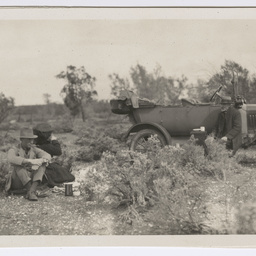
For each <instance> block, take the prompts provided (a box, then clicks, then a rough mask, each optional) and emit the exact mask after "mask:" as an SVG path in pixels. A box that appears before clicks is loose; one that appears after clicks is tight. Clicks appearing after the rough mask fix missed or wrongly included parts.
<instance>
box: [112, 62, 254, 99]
mask: <svg viewBox="0 0 256 256" xmlns="http://www.w3.org/2000/svg"><path fill="white" fill-rule="evenodd" d="M109 79H110V87H111V94H112V95H113V96H117V95H118V94H119V92H120V91H121V90H132V91H134V92H135V93H137V95H138V96H139V97H141V98H148V99H150V100H155V101H156V102H158V103H166V104H177V103H178V102H179V100H180V98H181V97H184V98H185V97H191V98H194V99H196V100H199V101H202V102H208V101H209V99H210V96H211V95H212V94H213V93H214V91H216V90H217V89H218V87H219V86H221V85H222V87H223V88H222V91H221V93H222V94H224V95H229V96H231V95H232V93H233V92H232V90H233V88H232V82H234V84H235V87H236V91H237V94H240V95H242V96H244V97H245V99H246V100H247V102H248V103H256V74H252V75H250V73H249V71H248V70H247V69H246V68H243V67H242V66H241V65H239V64H238V63H236V62H234V61H231V60H226V61H225V63H224V65H222V66H221V67H220V70H219V71H218V72H216V73H215V74H213V75H212V76H211V77H209V79H207V80H202V79H199V80H198V81H197V82H196V83H194V84H193V83H189V82H188V79H187V77H186V76H185V75H182V76H181V77H179V78H177V77H174V76H165V75H164V74H163V71H162V68H161V66H159V65H157V66H156V68H155V69H154V70H153V72H151V73H150V72H147V70H146V68H145V67H143V66H142V65H140V64H137V65H136V66H135V67H131V69H130V76H129V77H128V78H127V77H126V78H123V77H120V76H119V75H118V74H117V73H113V74H110V75H109Z"/></svg>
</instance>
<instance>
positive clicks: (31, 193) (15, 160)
mask: <svg viewBox="0 0 256 256" xmlns="http://www.w3.org/2000/svg"><path fill="white" fill-rule="evenodd" d="M35 138H37V136H36V135H34V134H33V130H32V129H29V128H23V129H21V131H20V141H21V143H20V144H19V145H18V146H17V147H13V148H11V149H10V150H9V151H8V155H7V159H8V162H9V163H10V164H11V172H10V176H9V177H8V178H7V183H6V187H5V190H6V191H7V192H9V191H10V190H21V189H24V188H25V189H26V191H27V195H26V198H27V199H28V200H30V201H37V200H38V199H37V196H36V188H37V186H38V185H39V184H40V182H41V181H42V179H43V176H44V173H45V168H46V164H47V163H48V161H50V160H51V156H50V155H49V154H48V153H46V152H45V151H43V150H41V149H39V148H37V147H35V146H34V145H33V141H34V139H35Z"/></svg>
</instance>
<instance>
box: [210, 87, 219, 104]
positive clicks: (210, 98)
mask: <svg viewBox="0 0 256 256" xmlns="http://www.w3.org/2000/svg"><path fill="white" fill-rule="evenodd" d="M221 89H222V85H221V86H220V87H219V88H218V89H217V91H215V92H214V94H213V95H212V97H211V98H210V101H212V100H213V98H214V97H215V96H216V94H217V93H218V92H219V91H220V90H221Z"/></svg>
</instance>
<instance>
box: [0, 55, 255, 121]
mask: <svg viewBox="0 0 256 256" xmlns="http://www.w3.org/2000/svg"><path fill="white" fill-rule="evenodd" d="M56 78H57V79H61V80H64V81H65V84H64V86H63V88H62V90H61V92H60V93H61V95H62V97H63V101H64V105H63V104H57V103H53V102H51V95H50V94H49V93H45V94H43V98H44V101H45V104H46V105H45V106H44V107H43V106H42V105H41V106H40V105H34V106H21V107H16V108H15V107H14V99H13V98H11V97H10V98H8V97H5V95H4V94H3V93H0V123H1V122H2V121H3V120H4V119H6V117H7V116H8V115H9V113H10V111H12V110H13V111H12V112H13V114H14V115H15V116H16V118H17V121H21V119H22V116H24V115H26V119H33V118H34V119H35V118H36V117H37V116H40V117H41V119H49V118H51V117H53V118H54V117H58V116H61V115H63V114H65V113H66V112H67V111H68V110H69V112H70V114H71V115H72V116H73V117H77V116H79V115H81V117H82V119H83V121H85V120H86V118H87V117H88V110H89V111H93V112H94V113H98V114H99V113H110V107H109V103H108V101H99V100H97V98H96V96H97V95H98V94H97V91H96V90H95V85H96V78H95V77H94V76H92V75H90V74H89V73H88V72H87V71H86V69H85V68H84V67H83V66H82V67H79V68H77V67H75V66H72V65H70V66H67V68H66V70H65V71H61V72H60V73H59V74H58V75H56ZM109 81H110V83H109V85H110V88H111V95H112V96H113V97H117V96H118V95H119V93H120V91H121V90H130V91H134V92H135V93H136V94H137V95H138V96H139V97H140V98H147V99H149V100H154V101H155V102H157V103H158V104H178V103H179V101H180V99H181V98H187V97H189V98H193V99H195V100H199V101H201V102H208V101H209V99H210V96H211V95H212V94H213V93H214V92H215V91H216V90H217V88H218V87H219V86H220V85H221V86H222V91H221V93H222V94H224V95H229V96H231V95H232V93H233V87H232V83H233V84H235V89H236V92H237V94H240V95H242V96H244V97H245V99H246V100H247V103H256V74H250V72H249V70H247V69H246V68H243V67H242V66H241V65H239V64H238V63H236V62H234V61H232V60H226V61H225V63H224V64H223V65H221V67H220V70H219V71H218V72H216V73H214V74H213V75H211V76H210V77H209V79H205V80H202V79H199V80H197V82H196V83H189V82H188V79H187V77H186V76H185V75H182V76H181V77H175V76H174V75H173V76H166V75H164V73H163V70H162V68H161V66H160V65H156V67H155V68H154V70H153V71H152V72H149V71H147V70H146V68H145V67H144V66H142V65H140V64H137V65H135V66H132V67H131V68H130V71H129V76H128V77H121V76H120V75H119V74H118V73H112V74H109ZM29 115H30V116H31V117H30V118H28V116H29ZM103 115H104V114H103Z"/></svg>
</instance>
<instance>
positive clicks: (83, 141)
mask: <svg viewBox="0 0 256 256" xmlns="http://www.w3.org/2000/svg"><path fill="white" fill-rule="evenodd" d="M118 127H119V126H118ZM117 130H118V128H116V126H114V128H113V130H112V129H108V128H106V127H105V128H101V127H96V126H94V125H93V124H92V123H90V122H87V124H86V125H84V126H82V127H77V128H76V130H75V131H74V133H75V134H78V135H79V137H78V139H77V140H76V142H75V143H76V144H77V145H79V146H80V148H79V150H78V152H77V160H79V161H84V162H92V161H94V160H99V159H100V158H101V156H102V153H103V152H105V151H109V152H112V153H117V152H118V151H120V150H121V149H123V148H125V147H126V145H125V142H121V137H122V134H123V133H122V131H120V132H119V133H118V132H117ZM120 130H121V129H120Z"/></svg>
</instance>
